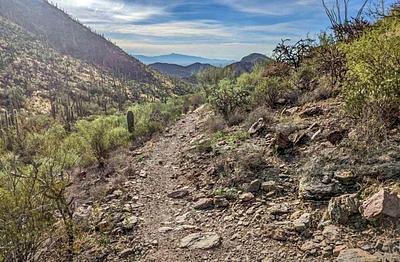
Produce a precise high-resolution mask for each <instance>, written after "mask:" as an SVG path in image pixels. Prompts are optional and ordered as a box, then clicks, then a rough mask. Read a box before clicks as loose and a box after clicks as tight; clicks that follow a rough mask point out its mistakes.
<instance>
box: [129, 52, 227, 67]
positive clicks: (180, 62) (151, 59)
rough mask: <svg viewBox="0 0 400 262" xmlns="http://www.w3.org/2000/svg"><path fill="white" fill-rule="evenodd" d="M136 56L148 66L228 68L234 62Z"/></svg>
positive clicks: (161, 56) (179, 56)
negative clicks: (199, 65)
mask: <svg viewBox="0 0 400 262" xmlns="http://www.w3.org/2000/svg"><path fill="white" fill-rule="evenodd" d="M134 56H135V57H136V58H137V59H139V60H140V61H141V62H143V63H145V64H147V65H149V64H155V63H165V64H176V65H181V66H189V65H192V64H195V63H201V64H210V65H213V66H226V65H229V64H232V63H233V62H234V61H232V60H226V59H211V58H205V57H199V56H189V55H181V54H169V55H160V56H144V55H134Z"/></svg>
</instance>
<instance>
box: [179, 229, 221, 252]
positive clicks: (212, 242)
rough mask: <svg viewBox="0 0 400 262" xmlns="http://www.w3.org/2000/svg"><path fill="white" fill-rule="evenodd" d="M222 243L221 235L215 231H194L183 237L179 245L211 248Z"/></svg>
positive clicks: (191, 247)
mask: <svg viewBox="0 0 400 262" xmlns="http://www.w3.org/2000/svg"><path fill="white" fill-rule="evenodd" d="M220 244H221V237H220V236H219V235H218V234H216V233H214V232H205V233H194V234H190V235H188V236H186V237H184V238H183V239H181V242H180V245H179V247H181V248H188V249H210V248H213V247H217V246H218V245H220Z"/></svg>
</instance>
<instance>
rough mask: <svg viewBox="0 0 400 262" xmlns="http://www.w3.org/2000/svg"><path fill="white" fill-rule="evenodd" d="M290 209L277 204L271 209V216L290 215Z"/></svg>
mask: <svg viewBox="0 0 400 262" xmlns="http://www.w3.org/2000/svg"><path fill="white" fill-rule="evenodd" d="M289 211H290V210H289V207H288V206H287V205H285V204H276V205H274V206H272V207H270V208H269V212H270V213H271V215H283V214H287V213H289Z"/></svg>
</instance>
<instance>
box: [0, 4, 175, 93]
mask: <svg viewBox="0 0 400 262" xmlns="http://www.w3.org/2000/svg"><path fill="white" fill-rule="evenodd" d="M28 14H29V15H28ZM0 16H3V17H5V18H7V19H9V20H10V21H12V22H14V23H16V24H18V25H20V26H21V27H23V28H24V29H26V30H27V31H29V32H31V33H32V34H34V35H35V36H37V37H38V38H40V39H42V40H43V41H44V42H46V43H47V44H48V45H50V46H51V47H52V48H53V49H55V50H56V51H58V52H60V53H61V54H64V55H69V56H72V57H74V58H77V59H80V60H83V61H85V62H88V63H92V64H96V65H98V66H102V67H104V68H106V69H108V70H110V71H113V72H114V73H118V74H121V75H123V76H124V77H126V78H128V79H131V80H137V81H141V82H146V83H152V84H156V85H159V86H165V85H168V84H170V83H164V82H168V81H167V80H166V79H163V77H162V76H160V75H158V74H156V73H154V72H153V71H152V70H150V69H149V68H148V67H146V66H145V65H143V64H142V63H140V62H139V61H138V60H136V59H135V58H133V57H131V56H129V55H128V54H126V53H125V52H124V51H123V50H122V49H120V48H119V47H117V46H116V45H114V44H113V43H111V42H109V41H107V40H106V39H105V38H104V37H102V36H100V35H98V34H95V33H93V32H92V31H91V30H89V29H88V28H86V27H85V26H83V25H82V24H80V23H79V22H77V21H75V20H73V19H72V18H71V17H70V16H68V15H67V14H65V13H64V12H62V11H61V10H59V9H57V8H56V7H54V6H52V5H51V4H49V3H48V2H47V1H45V0H0Z"/></svg>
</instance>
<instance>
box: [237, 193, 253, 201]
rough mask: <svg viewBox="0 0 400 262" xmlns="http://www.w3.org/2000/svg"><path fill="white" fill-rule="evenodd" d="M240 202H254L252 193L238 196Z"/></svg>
mask: <svg viewBox="0 0 400 262" xmlns="http://www.w3.org/2000/svg"><path fill="white" fill-rule="evenodd" d="M240 200H241V201H242V202H250V201H252V200H254V195H253V194H252V193H250V192H249V193H244V194H241V195H240Z"/></svg>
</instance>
